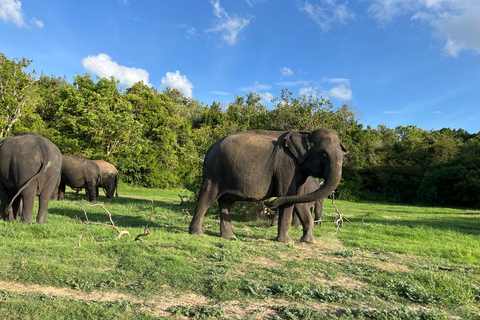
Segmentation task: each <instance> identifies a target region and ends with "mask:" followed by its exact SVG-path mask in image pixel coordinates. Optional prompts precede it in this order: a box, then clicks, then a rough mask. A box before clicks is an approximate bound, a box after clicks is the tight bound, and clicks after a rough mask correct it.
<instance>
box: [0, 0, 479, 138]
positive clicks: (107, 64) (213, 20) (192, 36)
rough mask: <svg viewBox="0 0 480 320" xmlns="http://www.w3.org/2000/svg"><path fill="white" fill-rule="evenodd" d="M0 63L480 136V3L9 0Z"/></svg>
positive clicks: (1, 22)
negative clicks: (26, 62) (284, 95)
mask: <svg viewBox="0 0 480 320" xmlns="http://www.w3.org/2000/svg"><path fill="white" fill-rule="evenodd" d="M0 52H2V53H4V54H5V55H6V56H7V57H8V58H10V59H12V58H21V57H26V58H27V59H30V60H33V63H32V65H31V67H32V68H33V69H35V70H36V71H37V73H40V72H44V73H45V74H47V75H55V76H62V77H63V76H66V78H67V80H68V81H69V82H72V81H73V77H74V76H76V75H83V74H85V73H90V74H91V75H92V77H93V78H94V79H95V78H96V77H97V76H100V77H108V76H114V77H115V78H116V79H117V80H119V81H120V82H121V83H122V84H124V85H125V86H129V85H131V84H132V83H135V82H137V81H140V80H143V81H144V82H146V83H148V84H150V85H152V86H154V87H156V88H157V89H159V90H163V89H164V88H165V86H172V87H175V88H177V89H179V90H180V91H182V92H183V93H184V94H185V95H186V96H189V97H192V98H194V99H197V100H199V101H201V102H203V103H205V104H207V105H210V104H211V103H212V102H213V101H217V102H221V103H224V104H227V103H229V102H232V101H233V100H234V99H235V96H236V95H240V96H244V95H245V94H246V93H249V92H252V91H254V92H257V93H259V94H260V95H261V96H262V97H263V98H264V99H265V103H266V104H267V105H268V106H270V107H271V106H272V104H271V103H270V102H267V101H269V100H270V99H271V98H272V97H279V96H280V93H281V90H282V88H288V89H289V90H290V91H292V92H293V94H294V96H300V95H301V94H314V95H318V96H320V95H321V96H324V97H326V98H329V99H330V100H331V101H332V102H333V103H334V105H335V106H336V107H340V106H341V105H343V104H345V103H346V104H348V105H350V106H352V107H354V108H356V109H357V110H358V111H359V113H360V114H361V119H360V122H361V123H363V124H364V125H370V126H372V127H374V128H375V127H376V126H377V125H379V124H384V125H387V126H389V127H391V128H395V127H396V126H400V125H402V126H407V125H416V126H419V127H421V128H423V129H427V130H429V129H441V128H443V127H449V128H452V129H453V128H455V129H459V128H462V129H465V130H467V131H469V132H471V133H476V132H478V131H479V130H480V110H479V107H480V0H360V1H353V0H351V1H344V0H228V1H227V0H175V1H174V0H101V1H98V0H95V1H90V0H82V1H65V0H44V1H38V0H37V1H31V0H29V1H27V0H25V1H18V0H0Z"/></svg>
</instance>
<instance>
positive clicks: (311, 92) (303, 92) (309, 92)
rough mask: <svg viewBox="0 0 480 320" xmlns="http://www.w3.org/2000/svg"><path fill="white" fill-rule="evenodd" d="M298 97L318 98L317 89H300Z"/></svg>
mask: <svg viewBox="0 0 480 320" xmlns="http://www.w3.org/2000/svg"><path fill="white" fill-rule="evenodd" d="M300 95H301V96H308V97H310V96H311V97H319V91H318V88H317V87H303V88H300Z"/></svg>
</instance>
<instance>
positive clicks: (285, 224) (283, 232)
mask: <svg viewBox="0 0 480 320" xmlns="http://www.w3.org/2000/svg"><path fill="white" fill-rule="evenodd" d="M293 206H294V205H293V204H292V205H282V206H280V208H279V209H278V235H277V237H276V238H275V241H278V242H285V243H293V242H294V241H293V239H292V238H290V236H289V235H288V229H290V225H291V224H292V213H293Z"/></svg>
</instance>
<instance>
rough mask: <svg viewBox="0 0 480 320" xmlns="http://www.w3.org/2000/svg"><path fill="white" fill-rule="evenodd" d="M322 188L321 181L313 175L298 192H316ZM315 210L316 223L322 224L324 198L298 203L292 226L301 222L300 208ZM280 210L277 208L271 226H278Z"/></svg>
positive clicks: (294, 210) (295, 207)
mask: <svg viewBox="0 0 480 320" xmlns="http://www.w3.org/2000/svg"><path fill="white" fill-rule="evenodd" d="M318 188H320V183H319V182H318V181H317V180H316V179H315V178H312V177H308V179H307V182H306V183H305V184H304V185H303V188H299V190H298V191H297V194H307V193H310V192H314V191H315V190H317V189H318ZM312 209H313V212H314V215H315V220H314V222H315V223H316V224H319V225H320V226H321V225H322V211H323V199H319V200H316V201H312V202H306V203H297V204H295V206H294V209H293V213H294V214H293V217H292V226H294V227H296V226H298V225H299V224H300V220H299V218H298V217H299V213H298V211H299V210H307V211H308V212H309V213H311V212H312ZM278 211H279V209H278V208H277V210H275V214H274V215H273V219H272V222H271V224H270V226H271V227H273V226H276V225H277V224H278Z"/></svg>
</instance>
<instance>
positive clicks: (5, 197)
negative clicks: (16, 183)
mask: <svg viewBox="0 0 480 320" xmlns="http://www.w3.org/2000/svg"><path fill="white" fill-rule="evenodd" d="M0 199H1V201H2V205H1V206H0V208H1V209H0V210H2V219H3V220H9V219H8V218H9V215H8V214H7V207H8V205H9V204H10V201H12V197H11V196H10V191H9V190H8V189H7V188H6V187H4V186H3V185H0Z"/></svg>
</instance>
